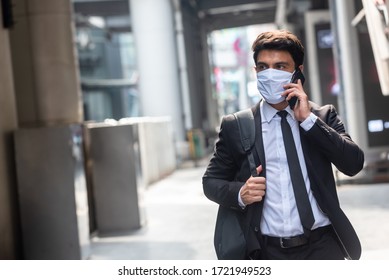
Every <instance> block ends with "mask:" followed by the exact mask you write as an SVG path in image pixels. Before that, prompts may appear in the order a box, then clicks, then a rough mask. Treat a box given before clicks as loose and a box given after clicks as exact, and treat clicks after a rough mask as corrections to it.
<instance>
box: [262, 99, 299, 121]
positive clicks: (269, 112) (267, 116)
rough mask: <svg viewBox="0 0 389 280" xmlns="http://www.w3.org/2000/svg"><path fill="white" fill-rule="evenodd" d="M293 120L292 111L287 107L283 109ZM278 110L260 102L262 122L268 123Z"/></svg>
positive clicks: (264, 102)
mask: <svg viewBox="0 0 389 280" xmlns="http://www.w3.org/2000/svg"><path fill="white" fill-rule="evenodd" d="M284 110H285V111H287V112H288V113H289V114H290V115H291V117H292V118H293V119H295V117H294V112H293V110H292V109H291V108H290V107H289V106H287V107H286V108H285V109H284ZM277 112H278V110H276V109H274V108H273V107H272V106H271V105H270V104H269V103H267V102H266V101H262V102H261V117H262V122H267V123H270V122H271V120H272V119H273V118H274V116H275V115H276V114H277Z"/></svg>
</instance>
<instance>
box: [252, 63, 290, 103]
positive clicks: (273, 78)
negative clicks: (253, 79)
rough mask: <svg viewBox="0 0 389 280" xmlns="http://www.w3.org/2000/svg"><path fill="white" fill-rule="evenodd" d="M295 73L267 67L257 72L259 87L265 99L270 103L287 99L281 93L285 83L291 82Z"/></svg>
mask: <svg viewBox="0 0 389 280" xmlns="http://www.w3.org/2000/svg"><path fill="white" fill-rule="evenodd" d="M292 75H293V73H289V72H287V71H282V70H277V69H272V68H269V69H266V70H263V71H261V72H258V73H257V88H258V90H259V93H260V94H261V95H262V97H263V99H265V101H266V102H267V103H270V104H278V103H280V102H282V101H284V100H285V97H284V96H281V94H282V93H283V92H284V91H285V89H284V85H286V84H287V83H290V80H291V78H292Z"/></svg>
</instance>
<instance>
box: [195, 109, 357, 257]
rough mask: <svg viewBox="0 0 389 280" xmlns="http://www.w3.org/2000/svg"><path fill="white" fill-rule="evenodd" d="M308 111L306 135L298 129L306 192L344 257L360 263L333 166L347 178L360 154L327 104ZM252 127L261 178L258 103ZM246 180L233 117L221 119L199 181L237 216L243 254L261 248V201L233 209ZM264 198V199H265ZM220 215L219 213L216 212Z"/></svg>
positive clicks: (245, 164) (246, 166)
mask: <svg viewBox="0 0 389 280" xmlns="http://www.w3.org/2000/svg"><path fill="white" fill-rule="evenodd" d="M310 104H311V108H312V109H311V111H312V112H313V113H314V114H315V115H316V116H318V118H317V121H316V123H315V124H314V126H313V127H312V128H311V129H310V130H309V131H305V130H303V129H301V128H300V138H301V143H302V146H303V151H304V158H305V161H306V164H307V169H308V175H309V179H310V181H311V189H312V191H313V195H314V196H315V199H316V200H317V202H318V204H319V206H320V208H321V210H322V211H323V212H324V213H326V214H327V215H328V217H329V219H330V221H331V223H332V225H333V228H334V230H335V233H336V235H337V236H338V239H339V243H340V245H341V247H342V248H343V249H344V254H345V257H346V258H350V259H359V258H360V255H361V245H360V242H359V239H358V236H357V234H356V232H355V230H354V228H353V227H352V225H351V223H350V221H349V220H348V218H347V217H346V215H345V214H344V212H343V211H342V210H341V208H340V205H339V200H338V196H337V191H336V184H335V179H334V176H333V171H332V165H331V164H334V165H335V166H336V168H337V169H338V170H339V171H341V172H343V173H344V174H346V175H348V176H353V175H356V174H357V173H358V172H359V171H360V170H361V169H362V167H363V163H364V153H363V151H362V150H361V149H360V148H359V147H358V146H357V145H356V144H355V143H354V142H353V141H352V140H351V138H350V136H349V135H348V134H347V133H346V131H345V128H344V125H343V123H342V121H341V120H340V119H339V117H338V114H337V112H336V110H335V108H334V107H333V106H332V105H325V106H322V107H321V106H318V105H317V104H314V103H312V102H310ZM252 111H253V114H254V120H255V127H256V138H255V147H254V149H253V153H254V157H255V159H256V164H257V166H258V165H260V164H262V167H263V172H262V173H261V174H259V176H264V177H266V164H265V163H266V161H265V153H264V147H263V141H262V133H261V131H262V126H261V114H260V106H259V103H258V104H257V105H256V106H255V107H253V108H252ZM250 176H251V174H250V168H249V164H248V160H247V156H246V154H245V152H244V151H243V149H242V145H241V141H240V136H239V130H238V126H237V122H236V120H235V118H234V116H233V115H227V116H225V117H223V120H222V123H221V127H220V132H219V139H218V141H217V142H216V147H215V152H214V155H213V157H212V158H211V160H210V162H209V165H208V167H207V169H206V171H205V174H204V176H203V189H204V193H205V195H206V196H207V197H208V198H209V199H210V200H212V201H214V202H216V203H218V204H219V205H220V208H228V209H233V210H236V211H238V212H242V215H240V216H241V217H242V225H243V231H244V235H245V239H246V242H247V248H246V254H247V255H250V254H252V253H253V252H256V251H257V250H260V248H261V233H260V217H261V215H262V207H263V201H262V202H257V203H253V204H251V205H249V206H247V207H246V208H245V209H242V208H241V207H240V206H239V204H238V193H239V191H240V188H241V187H242V186H243V184H244V183H245V182H246V180H247V179H248V178H249V177H250ZM264 199H266V195H265V197H264ZM219 211H220V209H219Z"/></svg>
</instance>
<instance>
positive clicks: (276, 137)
mask: <svg viewBox="0 0 389 280" xmlns="http://www.w3.org/2000/svg"><path fill="white" fill-rule="evenodd" d="M260 106H261V110H260V111H261V118H262V137H263V145H264V150H265V158H266V190H265V192H266V194H265V199H264V206H263V212H262V219H261V232H262V234H265V235H270V236H277V237H290V236H295V235H299V234H302V233H303V228H302V225H301V221H300V217H299V214H298V211H297V206H296V200H295V198H294V193H293V186H292V182H291V179H290V174H289V167H288V162H287V158H286V152H285V146H284V140H283V137H282V131H281V117H280V116H279V115H277V112H278V111H277V110H276V109H274V108H273V107H271V106H270V105H269V104H268V103H266V102H261V105H260ZM285 110H286V111H287V112H288V113H289V114H288V115H287V120H288V123H289V125H290V127H291V129H292V133H293V138H294V140H295V145H296V149H297V154H298V157H299V161H300V166H301V171H302V174H303V178H304V181H305V185H306V188H307V192H308V197H309V201H310V203H311V206H312V211H313V215H314V217H315V223H314V225H313V227H312V228H313V229H315V228H317V227H321V226H326V225H329V224H330V221H329V219H328V217H327V216H326V215H325V214H324V213H323V212H322V211H321V210H320V208H319V206H318V204H317V202H316V200H315V198H314V197H313V194H312V191H311V186H310V181H309V178H308V172H307V167H306V163H305V159H304V155H303V150H302V147H301V141H300V130H299V123H298V121H297V120H296V119H295V118H294V112H293V110H291V109H290V107H289V106H288V107H287V108H286V109H285ZM316 119H317V116H315V115H314V114H313V113H311V115H310V116H309V117H308V118H307V119H306V120H305V121H304V122H302V123H301V124H300V125H301V127H302V128H303V129H304V130H306V131H308V130H309V129H311V128H312V126H313V125H314V123H315V121H316ZM239 202H240V204H241V203H242V201H241V198H240V196H239Z"/></svg>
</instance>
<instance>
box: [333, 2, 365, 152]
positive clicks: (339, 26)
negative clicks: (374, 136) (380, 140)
mask: <svg viewBox="0 0 389 280" xmlns="http://www.w3.org/2000/svg"><path fill="white" fill-rule="evenodd" d="M329 3H330V6H331V8H332V9H335V13H334V14H333V17H332V21H333V23H334V27H335V28H336V30H337V44H338V46H337V52H338V57H339V62H340V76H341V78H342V79H341V88H342V90H343V93H344V110H345V114H346V126H347V130H348V132H349V133H350V135H351V137H352V138H353V140H354V141H356V142H357V143H358V145H360V147H361V148H362V149H366V148H367V131H366V125H365V124H366V120H365V119H366V114H365V110H364V106H363V99H364V98H363V87H362V77H361V63H360V58H359V57H360V52H359V47H358V46H359V44H358V38H357V30H356V29H355V27H353V26H352V25H351V21H352V19H353V18H354V16H355V13H354V3H353V2H352V1H335V0H332V1H330V2H329Z"/></svg>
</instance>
